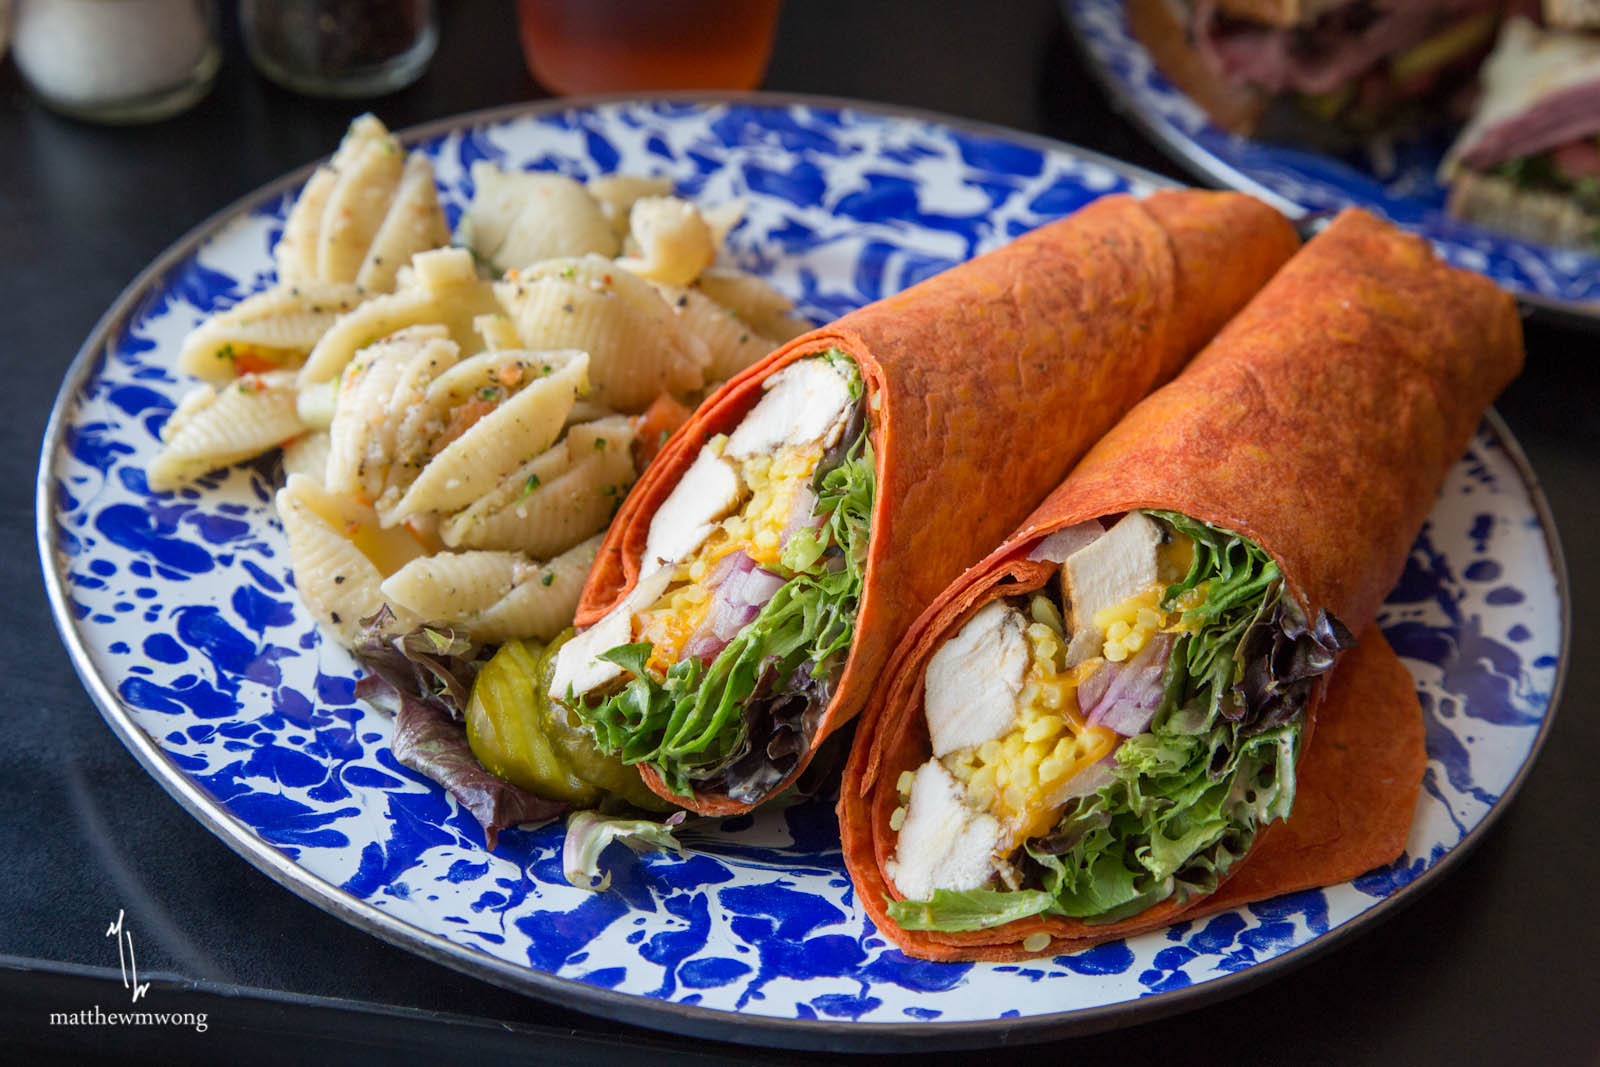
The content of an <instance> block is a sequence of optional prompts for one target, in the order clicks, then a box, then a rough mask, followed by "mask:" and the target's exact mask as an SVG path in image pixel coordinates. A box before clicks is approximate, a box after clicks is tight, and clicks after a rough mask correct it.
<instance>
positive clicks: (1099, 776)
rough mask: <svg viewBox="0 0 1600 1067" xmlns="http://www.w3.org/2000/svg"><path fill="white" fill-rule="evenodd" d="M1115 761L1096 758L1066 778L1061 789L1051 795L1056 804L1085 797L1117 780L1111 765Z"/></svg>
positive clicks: (1107, 758)
mask: <svg viewBox="0 0 1600 1067" xmlns="http://www.w3.org/2000/svg"><path fill="white" fill-rule="evenodd" d="M1114 762H1115V761H1114V760H1113V759H1112V758H1111V757H1110V756H1108V757H1106V758H1105V759H1102V760H1096V761H1095V762H1093V763H1091V764H1090V765H1089V766H1087V767H1085V768H1084V769H1083V770H1081V771H1079V772H1078V773H1077V774H1075V775H1073V776H1072V777H1071V778H1068V779H1067V782H1066V784H1065V785H1064V786H1062V787H1061V791H1060V792H1059V793H1057V794H1056V795H1055V796H1053V797H1051V800H1053V801H1054V802H1055V803H1057V804H1065V803H1066V802H1067V801H1069V800H1071V799H1073V798H1074V797H1086V796H1088V795H1089V794H1090V793H1097V792H1099V791H1100V789H1101V787H1102V786H1108V785H1110V784H1111V783H1112V782H1114V781H1116V780H1117V776H1116V774H1115V773H1113V772H1112V770H1111V767H1112V764H1113V763H1114Z"/></svg>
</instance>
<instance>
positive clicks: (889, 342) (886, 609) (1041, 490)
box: [577, 191, 1299, 815]
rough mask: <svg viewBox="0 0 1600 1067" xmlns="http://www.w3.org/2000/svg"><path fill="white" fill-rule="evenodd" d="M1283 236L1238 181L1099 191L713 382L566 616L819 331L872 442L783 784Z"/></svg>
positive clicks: (708, 810)
mask: <svg viewBox="0 0 1600 1067" xmlns="http://www.w3.org/2000/svg"><path fill="white" fill-rule="evenodd" d="M1298 244H1299V242H1298V239H1297V238H1296V236H1295V234H1294V231H1293V229H1292V227H1290V225H1289V224H1288V222H1287V221H1286V220H1285V219H1284V218H1283V217H1282V216H1281V215H1279V214H1278V213H1277V212H1276V211H1274V210H1272V209H1271V208H1268V207H1266V206H1265V205H1264V204H1262V203H1261V202H1259V201H1257V200H1254V199H1252V198H1250V197H1247V196H1243V195H1240V194H1236V193H1206V192H1194V191H1183V192H1166V193H1157V194H1155V195H1153V196H1151V197H1149V198H1148V199H1145V200H1135V199H1133V198H1131V197H1128V196H1110V197H1106V198H1104V199H1101V200H1098V201H1095V202H1094V203H1092V204H1090V205H1089V206H1088V207H1085V208H1083V209H1082V210H1080V211H1078V212H1077V213H1076V214H1074V215H1072V216H1070V217H1068V218H1066V219H1064V220H1062V221H1060V222H1056V223H1052V224H1050V225H1047V226H1043V227H1041V228H1039V229H1037V230H1034V231H1032V232H1031V233H1028V234H1024V235H1023V236H1021V237H1019V238H1017V239H1016V240H1015V241H1013V242H1011V243H1010V244H1009V245H1006V246H1005V247H1003V248H1001V249H998V250H997V251H995V252H991V253H989V254H987V255H984V256H980V257H978V258H977V259H975V260H972V261H971V262H969V263H965V264H962V265H961V266H958V267H955V268H953V269H951V270H948V271H946V272H944V273H943V274H940V275H937V276H935V277H933V278H930V279H928V280H927V281H924V282H922V283H920V284H918V285H916V286H913V287H912V288H910V289H908V290H906V291H905V292H903V293H900V294H898V295H897V296H893V297H889V298H887V299H885V300H880V301H878V302H877V303H874V304H871V305H868V306H867V307H864V308H862V309H860V310H859V311H855V312H852V313H851V314H849V315H846V316H845V317H844V318H842V319H840V320H839V321H837V322H835V323H833V324H832V325H830V326H826V327H823V328H822V329H819V330H814V331H812V332H811V333H808V334H805V335H803V336H801V337H799V338H796V339H795V340H794V341H791V342H790V343H789V344H787V345H785V346H784V347H782V348H780V349H778V350H777V351H776V352H774V353H772V354H771V355H770V356H768V357H767V358H765V359H763V360H761V361H760V362H758V363H756V364H755V365H754V366H752V367H750V368H749V369H747V370H746V371H744V372H743V373H741V374H740V375H738V376H737V377H735V378H734V379H733V380H732V381H730V382H728V383H727V384H726V385H724V386H723V387H722V388H721V389H719V390H718V391H717V392H716V393H715V394H713V395H712V396H711V398H710V399H708V400H707V401H706V402H705V403H704V404H702V405H701V406H700V408H699V409H698V410H697V411H696V412H695V414H694V416H693V417H692V418H691V419H690V421H689V422H688V423H687V424H685V425H684V426H683V427H682V428H681V429H680V430H679V431H678V433H677V434H676V435H674V437H673V438H672V440H671V441H669V442H668V443H667V445H666V447H665V448H663V449H662V451H661V454H660V455H659V456H658V457H657V459H656V460H655V462H654V463H653V464H652V465H651V466H650V468H649V469H648V470H647V471H646V472H645V474H644V476H643V478H641V479H640V481H639V483H638V485H636V486H635V487H634V489H633V491H632V492H631V493H630V494H629V495H628V498H627V500H626V502H625V503H624V504H623V506H622V509H621V511H620V512H619V513H618V515H617V518H616V520H615V521H614V522H613V523H612V526H611V528H610V530H609V531H608V532H607V534H606V538H605V541H604V543H603V544H602V546H601V549H600V553H599V557H598V558H597V560H596V562H595V565H594V569H593V570H592V571H591V572H590V574H589V580H588V583H587V585H586V586H585V588H584V592H583V598H582V601H581V602H580V604H579V608H578V615H577V622H578V624H579V625H580V626H583V625H589V624H592V623H593V622H595V621H596V620H597V619H599V618H600V617H601V616H602V615H604V614H605V613H606V611H608V610H609V609H610V608H611V607H612V606H613V605H614V604H616V603H617V602H618V601H619V600H621V599H622V598H623V597H624V596H626V595H627V593H628V591H629V590H630V589H632V587H633V585H634V583H635V582H636V581H637V579H638V574H639V560H640V557H641V556H642V554H643V551H644V545H645V539H646V536H647V534H648V532H649V528H650V520H651V519H652V518H653V517H654V515H655V513H656V510H657V509H658V508H659V507H660V506H661V504H662V502H663V501H664V500H665V499H666V498H667V496H668V495H669V494H670V493H671V492H672V490H673V488H674V487H675V486H676V485H677V483H678V480H679V479H680V478H681V477H682V475H683V472H684V471H685V470H686V469H687V468H688V466H689V465H690V463H692V462H693V461H694V458H695V456H696V455H697V454H698V453H699V451H700V448H701V446H702V445H703V444H705V442H706V441H707V440H708V439H710V438H711V437H713V436H714V435H716V434H719V433H726V432H729V431H731V430H732V429H733V428H734V427H735V426H736V425H737V424H738V422H739V420H740V419H741V418H742V417H743V415H744V414H745V413H746V412H747V411H749V410H750V408H751V407H753V406H754V404H755V402H756V401H757V399H759V397H760V395H761V385H762V382H764V381H765V380H766V379H767V378H768V377H770V376H771V375H772V374H773V373H774V372H776V371H777V370H778V369H780V368H781V367H783V366H785V365H786V364H788V363H791V362H793V361H794V360H797V359H801V358H803V357H805V356H808V355H814V354H816V353H818V352H822V351H824V350H827V349H830V348H838V349H842V350H844V351H845V352H846V353H848V354H849V355H850V356H851V357H853V358H854V359H855V361H856V364H857V366H858V367H859V368H860V370H861V376H862V379H863V381H864V383H865V385H866V390H867V396H868V402H869V405H870V421H871V427H870V431H869V432H870V434H871V442H872V445H873V448H874V450H875V453H876V457H877V498H876V501H875V503H874V507H873V513H872V531H871V546H870V549H869V553H868V560H867V566H866V575H865V589H864V591H863V594H862V597H861V604H860V610H859V612H858V614H857V618H856V629H855V638H854V643H853V645H852V647H851V652H850V657H849V659H848V661H847V663H846V665H845V668H844V674H843V676H842V677H841V679H840V681H839V684H838V687H837V689H836V691H835V693H834V696H833V700H832V702H831V703H830V704H829V706H828V708H827V710H826V712H825V713H824V715H823V716H822V719H821V722H820V724H819V725H818V727H817V732H816V734H815V736H814V737H813V738H812V739H811V743H810V746H809V747H808V749H807V751H806V752H804V753H802V755H801V758H800V762H799V765H798V766H797V767H796V768H795V770H794V771H793V772H792V773H791V774H790V775H789V777H788V778H786V779H785V780H784V781H783V782H782V783H780V784H779V785H778V786H777V787H776V788H775V789H774V790H773V793H776V792H778V791H780V790H781V789H782V788H783V786H784V785H787V784H788V782H789V781H792V780H793V778H794V777H795V776H797V775H798V774H799V773H800V772H801V771H802V770H804V768H805V765H806V763H807V762H808V760H809V758H810V754H811V753H812V752H814V751H815V750H816V747H817V745H818V744H820V743H821V741H822V740H823V739H824V738H825V737H826V736H827V735H828V734H829V733H831V732H832V731H834V730H836V729H837V728H838V727H840V726H841V725H843V724H844V723H845V722H847V721H849V720H850V719H851V718H852V717H853V716H854V715H855V714H856V713H857V712H858V711H859V710H860V709H861V707H862V706H863V705H864V704H865V702H866V699H867V694H868V691H869V690H870V688H871V687H872V686H873V685H874V684H875V683H876V681H877V679H878V675H879V673H880V671H881V670H882V669H883V666H884V664H885V661H886V660H887V659H888V656H889V653H890V651H891V650H892V649H893V648H894V646H895V644H896V642H897V641H898V640H899V639H900V636H901V634H902V633H903V632H904V631H905V628H906V627H907V626H908V625H909V624H910V623H911V621H912V620H913V619H914V618H915V617H916V616H917V613H918V612H919V611H921V610H922V608H923V607H924V606H925V605H926V604H927V603H928V602H929V601H930V600H931V599H932V598H933V597H934V596H935V595H936V594H937V593H938V592H939V591H940V590H941V589H942V588H944V586H945V585H946V584H947V583H948V582H949V581H950V580H951V579H952V578H954V577H955V576H956V575H957V574H959V573H961V570H962V569H963V568H964V567H967V566H969V565H970V564H972V563H974V562H976V561H977V560H978V559H979V558H980V557H981V556H982V554H983V553H984V552H985V551H987V550H988V548H989V547H991V546H992V545H994V544H995V543H996V542H997V541H999V540H1000V538H1002V537H1003V536H1005V534H1006V532H1007V531H1009V530H1010V529H1012V528H1013V527H1014V526H1015V525H1016V523H1017V521H1018V520H1019V519H1021V518H1022V517H1023V516H1024V515H1026V514H1027V512H1028V511H1029V509H1031V508H1032V507H1033V505H1034V504H1036V503H1037V502H1038V501H1039V499H1040V498H1041V497H1043V496H1044V495H1045V493H1047V492H1048V491H1049V490H1050V488H1051V487H1052V486H1054V485H1055V484H1056V483H1058V482H1059V481H1060V480H1061V478H1062V476H1063V475H1064V474H1065V473H1066V471H1067V470H1068V468H1069V467H1070V466H1071V465H1072V463H1073V462H1074V461H1075V460H1076V459H1077V458H1078V457H1080V456H1081V455H1082V454H1083V453H1084V451H1085V450H1086V449H1087V448H1088V447H1089V446H1090V445H1092V444H1093V443H1094V442H1095V441H1096V440H1097V439H1098V438H1099V437H1100V436H1101V435H1102V434H1103V433H1105V432H1106V430H1108V429H1110V427H1111V426H1112V424H1113V423H1115V422H1116V420H1117V419H1118V418H1119V417H1121V415H1122V414H1123V412H1125V411H1127V410H1128V409H1129V408H1130V407H1132V406H1133V405H1134V404H1135V403H1136V402H1137V401H1138V400H1139V399H1140V398H1141V397H1142V396H1144V395H1145V394H1146V393H1147V392H1148V391H1149V390H1150V389H1152V388H1154V387H1155V386H1156V385H1159V384H1160V383H1161V382H1164V381H1166V380H1168V379H1169V378H1171V377H1172V376H1173V375H1174V374H1176V373H1177V371H1178V370H1179V369H1180V368H1181V367H1182V366H1183V365H1184V364H1185V363H1186V362H1187V361H1188V360H1189V358H1190V357H1191V356H1192V355H1193V354H1194V353H1195V352H1196V351H1197V350H1198V349H1199V348H1200V347H1201V346H1202V345H1203V344H1205V342H1206V341H1207V340H1208V339H1209V338H1210V337H1211V336H1212V334H1214V333H1215V332H1216V331H1217V330H1218V329H1219V328H1220V327H1221V326H1222V324H1223V323H1225V322H1226V321H1227V320H1228V319H1229V318H1230V317H1231V316H1232V315H1233V314H1234V313H1235V312H1236V311H1237V310H1238V309H1239V308H1241V307H1243V306H1244V304H1245V302H1246V301H1247V300H1248V299H1249V298H1250V297H1251V296H1252V295H1254V293H1255V292H1256V291H1257V290H1258V289H1259V288H1260V287H1261V286H1262V285H1263V284H1265V282H1266V280H1267V279H1268V278H1269V277H1271V276H1272V274H1273V272H1274V271H1276V270H1277V268H1278V267H1279V266H1280V265H1282V263H1283V262H1284V261H1285V260H1287V259H1288V257H1289V256H1290V255H1291V254H1292V253H1293V251H1294V249H1295V248H1296V247H1297V246H1298ZM997 486H1003V487H1004V490H1003V491H1001V492H997V491H996V490H995V487H997ZM641 774H642V775H643V777H644V780H645V782H646V783H647V784H648V785H649V786H650V788H651V789H653V790H655V791H656V792H657V793H659V794H660V795H661V796H663V797H666V798H668V799H670V800H672V801H674V802H676V803H679V804H682V805H683V806H685V807H688V808H690V809H692V810H694V811H697V812H701V813H703V814H715V815H725V814H732V813H736V812H741V811H746V810H749V808H751V807H752V806H753V805H752V804H747V803H742V802H739V801H735V800H733V799H731V798H729V797H726V796H717V795H708V794H700V795H696V796H693V797H682V796H676V795H674V794H673V793H671V791H669V790H668V789H667V788H666V786H665V785H664V784H663V783H662V781H661V779H660V777H659V775H658V774H657V773H656V772H655V771H654V769H652V768H650V767H648V766H644V767H641ZM769 795H770V794H769Z"/></svg>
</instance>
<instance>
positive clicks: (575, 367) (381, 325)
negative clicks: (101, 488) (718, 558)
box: [147, 115, 802, 646]
mask: <svg viewBox="0 0 1600 1067" xmlns="http://www.w3.org/2000/svg"><path fill="white" fill-rule="evenodd" d="M458 180H459V181H460V182H461V188H462V190H463V191H465V192H467V193H469V194H470V202H469V203H467V204H466V206H465V210H464V211H463V213H462V216H461V223H460V226H459V228H458V230H457V233H456V234H455V235H454V239H455V244H454V245H451V244H450V242H451V239H452V235H451V234H450V231H449V226H448V224H447V222H446V216H445V213H444V210H443V207H442V204H441V199H440V195H439V188H438V186H437V185H436V181H435V175H434V169H433V165H432V163H431V162H430V160H429V157H428V155H427V154H425V153H422V152H413V153H410V154H407V153H406V151H405V150H404V149H403V147H402V146H401V145H400V143H399V142H398V140H396V138H394V137H393V136H392V135H391V134H390V133H389V131H388V130H387V129H386V128H385V127H384V125H383V123H382V122H380V121H379V120H378V119H376V118H374V117H373V116H371V115H363V116H361V117H360V118H358V119H356V120H355V121H354V122H352V123H351V125H350V128H349V130H348V131H347V132H346V134H345V136H344V138H343V140H342V141H341V142H340V144H339V146H338V148H337V150H336V151H335V152H334V154H333V155H332V156H331V157H330V158H329V159H328V160H327V162H325V163H324V164H322V165H321V166H319V167H317V168H316V170H315V171H314V172H313V173H312V174H311V176H310V178H309V179H308V180H307V181H306V183H305V186H304V187H303V188H302V189H301V190H300V193H299V195H298V197H297V198H296V199H295V201H294V203H293V205H292V206H291V207H290V209H289V212H288V215H287V217H286V219H285V221H284V226H283V231H282V234H281V236H280V237H279V239H278V241H277V243H276V245H275V246H274V249H273V261H274V263H275V265H276V267H277V278H276V280H273V281H271V284H270V285H269V286H267V287H265V288H263V289H261V290H260V291H259V292H256V293H252V294H246V295H244V296H243V298H242V299H239V300H237V302H235V303H233V304H232V305H231V306H230V307H228V308H226V309H224V310H222V311H219V312H217V313H215V314H213V315H211V316H210V317H208V318H206V319H203V320H202V321H200V322H198V323H197V325H196V326H195V328H194V329H193V330H192V331H191V332H190V333H189V335H188V337H187V338H185V340H184V342H183V345H182V347H181V349H180V353H179V360H178V365H179V367H180V369H181V370H183V371H184V372H185V373H187V374H189V375H192V376H193V377H195V378H198V379H202V380H203V381H205V382H208V383H210V384H208V385H205V386H202V387H200V388H197V389H195V390H194V391H193V392H192V393H190V394H189V395H188V396H186V397H185V399H184V400H183V402H182V403H181V404H180V405H179V406H178V408H177V409H176V410H175V411H174V412H173V414H172V415H171V416H170V418H169V419H168V421H167V424H166V426H165V428H164V429H163V431H162V447H161V448H160V450H159V452H158V453H157V455H156V456H155V457H154V459H153V460H152V461H151V462H150V464H149V466H148V468H147V478H148V483H149V485H150V487H151V489H153V490H155V491H158V492H162V491H168V490H174V489H177V488H179V487H181V486H183V485H184V484H185V483H187V482H190V481H192V480H194V479H196V478H199V477H201V476H202V475H205V474H207V473H208V472H210V471H214V470H216V469H217V468H219V467H226V466H228V465H230V464H233V463H237V462H240V461H243V460H248V459H251V458H253V457H255V456H258V455H260V454H262V453H264V452H268V451H270V450H271V449H273V448H280V449H282V454H283V470H284V472H285V474H286V476H287V481H286V483H285V484H284V486H283V487H282V488H281V489H280V490H279V491H278V492H277V495H276V497H275V506H276V510H277V513H278V517H279V520H280V521H281V523H282V525H283V529H284V533H285V535H286V537H287V540H288V543H289V557H290V563H291V567H292V570H293V572H294V580H295V584H296V586H297V587H298V590H299V593H300V596H301V598H302V599H303V600H304V602H305V603H306V605H307V607H308V608H309V609H310V610H311V611H312V612H313V614H314V615H315V616H316V618H317V620H318V621H319V623H320V624H321V625H322V626H323V627H324V628H325V629H324V632H325V633H326V634H327V635H329V636H330V637H332V638H334V639H335V640H337V641H338V642H339V643H341V644H344V645H347V646H348V645H350V644H351V643H352V642H354V641H355V640H356V638H357V637H358V636H359V635H360V633H361V632H362V629H361V628H362V625H363V620H372V619H374V618H381V619H384V620H385V625H386V627H387V628H388V629H390V630H392V631H394V632H396V633H399V632H402V631H406V630H409V629H412V628H415V627H417V626H421V625H423V624H425V623H426V624H430V625H433V624H438V625H446V626H449V627H452V628H454V629H457V630H459V631H461V632H462V633H463V634H467V635H470V636H471V637H472V639H473V640H475V641H485V642H502V641H507V640H511V639H519V638H536V639H539V640H548V639H550V638H552V637H554V636H555V635H556V634H557V633H559V632H560V631H561V630H563V629H565V628H566V627H567V626H569V625H570V624H571V621H572V616H573V613H574V611H575V608H576V604H577V599H578V596H579V593H580V592H581V590H582V586H583V582H584V579H585V576H586V574H587V571H588V568H589V566H590V564H591V563H592V562H593V560H594V558H595V553H596V551H597V549H598V545H599V537H600V535H601V534H602V533H603V532H604V531H605V529H606V527H607V525H608V524H609V523H610V521H611V519H612V517H613V516H615V515H616V513H617V509H618V508H619V506H620V505H621V502H622V499H623V497H624V496H625V495H626V494H627V493H628V491H629V489H630V488H631V487H632V486H633V484H634V482H635V481H636V480H637V478H638V476H639V473H640V469H641V465H642V464H643V463H644V462H646V461H648V459H649V457H650V456H652V455H653V454H654V451H655V448H657V447H659V444H660V440H661V439H662V438H663V437H664V436H665V434H666V433H668V432H670V430H671V429H672V428H673V427H674V426H676V425H677V423H678V422H679V421H681V419H682V417H683V415H684V414H685V413H686V412H687V410H688V409H689V408H692V407H693V406H694V405H695V403H696V402H698V400H699V399H700V398H701V396H703V395H704V393H705V391H706V390H707V389H708V387H709V386H711V385H712V384H714V383H716V382H718V381H721V380H723V379H726V378H728V377H731V376H732V375H734V374H736V373H738V372H739V371H740V370H742V369H743V368H744V367H746V366H749V365H750V364H751V363H753V362H754V361H756V360H757V359H759V358H761V357H762V356H763V355H765V354H766V353H767V352H768V351H770V350H771V349H772V348H773V347H774V346H775V345H776V344H777V343H779V342H780V341H782V340H784V339H785V338H787V337H789V336H791V335H792V334H793V333H794V332H795V331H796V329H798V328H799V327H800V325H802V324H800V323H799V321H798V320H796V319H794V318H793V317H792V316H791V315H790V310H791V305H790V304H789V302H788V301H787V300H786V299H785V298H784V297H783V296H782V295H781V294H779V293H777V292H776V291H774V290H772V289H771V288H770V287H769V286H766V284H765V283H764V282H761V281H760V280H759V279H756V278H754V277H753V276H750V275H745V274H741V273H739V272H738V271H734V270H731V269H730V268H727V267H723V266H718V265H717V261H718V255H719V252H720V250H721V248H722V245H723V242H724V240H725V239H726V238H727V236H728V234H729V232H730V231H731V230H732V229H733V228H734V227H735V226H737V225H738V223H739V221H740V220H741V219H742V217H743V214H744V204H743V203H742V202H740V201H732V202H728V203H723V204H715V205H708V206H702V205H698V204H695V203H692V202H690V201H688V200H685V199H681V198H679V197H677V196H675V195H674V186H673V183H672V181H671V180H670V179H668V178H665V177H660V176H645V175H630V174H614V175H605V176H600V177H596V178H594V179H593V180H591V181H589V182H587V183H585V182H580V181H577V180H575V179H573V178H572V177H569V176H566V175H563V174H555V173H545V172H507V171H502V170H500V169H499V168H497V167H496V166H494V165H493V164H491V163H488V162H485V161H482V160H480V161H478V162H476V163H474V164H473V166H472V168H471V170H470V173H469V174H468V175H465V176H461V177H460V178H459V179H458ZM674 412H676V413H678V414H677V415H676V416H674V414H673V413H674ZM641 435H644V436H648V437H649V438H650V441H649V442H645V441H643V440H641ZM383 609H387V612H388V614H384V613H383Z"/></svg>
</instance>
